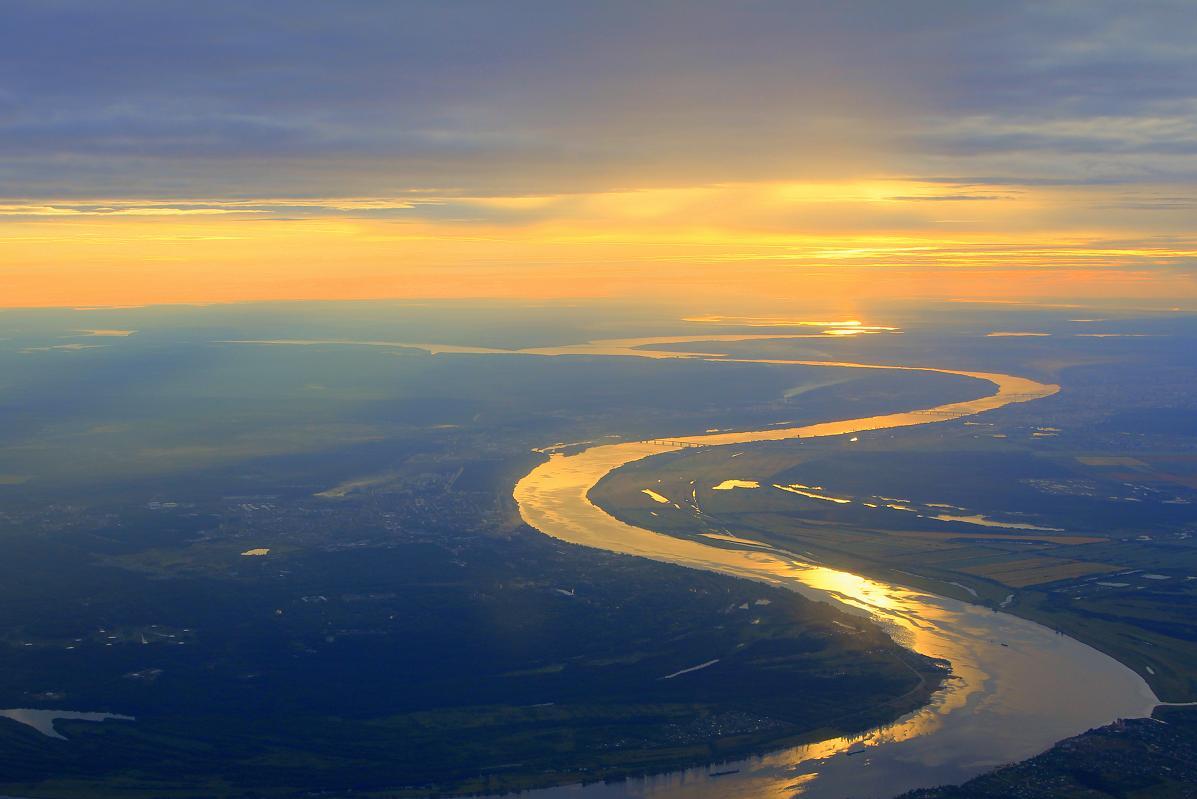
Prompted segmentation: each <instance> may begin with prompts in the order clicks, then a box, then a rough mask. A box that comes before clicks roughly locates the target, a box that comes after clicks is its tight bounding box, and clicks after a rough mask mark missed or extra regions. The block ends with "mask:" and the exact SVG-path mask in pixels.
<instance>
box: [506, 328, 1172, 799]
mask: <svg viewBox="0 0 1197 799" xmlns="http://www.w3.org/2000/svg"><path fill="white" fill-rule="evenodd" d="M745 338H778V336H752V337H745V336H735V337H725V338H723V339H722V340H743V339H745ZM681 340H683V339H678V338H674V339H652V340H643V339H641V340H635V339H629V340H621V341H618V342H595V343H593V344H588V345H580V346H574V347H561V348H550V349H541V350H536V351H528V352H535V353H536V354H543V355H570V354H579V355H580V354H586V355H635V356H641V357H652V358H671V357H702V358H712V359H717V360H718V361H719V362H730V361H734V362H737V363H767V364H778V365H784V364H792V365H802V366H822V367H828V368H856V369H900V370H906V371H912V370H913V371H928V372H940V373H943V374H954V375H962V376H965V377H971V378H974V379H977V380H981V381H985V382H987V383H989V384H991V385H992V386H993V387H994V389H995V390H994V391H993V393H990V394H987V395H986V396H983V397H981V398H978V399H974V400H969V401H966V402H956V403H951V404H947V405H941V406H938V407H935V408H928V409H924V410H920V411H911V412H905V413H894V414H887V415H880V416H871V417H867V418H861V419H849V420H844V421H837V422H826V423H822V424H813V425H806V426H802V427H791V428H780V429H778V428H772V429H766V430H749V431H743V432H731V433H729V432H719V433H714V434H709V435H696V436H684V437H670V438H669V439H668V441H661V440H654V441H639V442H629V443H621V444H610V445H604V446H596V447H591V448H589V449H586V450H584V451H582V452H579V453H577V454H575V455H568V456H566V455H560V454H558V455H553V456H552V457H551V458H550V459H549V460H548V461H547V462H545V463H543V464H541V465H540V466H538V467H537V468H535V469H533V470H532V472H531V473H529V474H528V475H527V476H526V477H524V478H523V479H522V480H520V482H519V483H518V484H517V485H516V487H515V499H516V501H517V502H518V503H519V507H520V513H521V515H522V516H523V518H524V520H525V521H526V522H527V523H528V524H529V525H531V526H532V527H535V528H536V529H537V530H540V531H541V532H543V533H545V534H546V535H549V536H552V537H554V538H558V539H560V540H562V541H568V542H570V543H574V544H581V545H583V546H589V547H595V548H598V549H604V550H607V551H610V552H618V553H623V554H628V555H638V556H640V557H646V558H650V559H653V560H658V561H663V562H666V563H675V564H680V565H683V566H688V567H691V568H697V569H705V570H709V571H715V572H721V573H724V574H731V575H735V576H737V577H745V578H748V579H753V580H759V581H762V582H766V583H770V584H773V585H778V586H783V587H786V588H789V589H792V590H794V591H797V592H798V593H800V594H802V595H803V596H806V597H809V598H812V599H816V600H820V601H827V602H832V603H836V604H839V605H841V606H843V607H845V608H848V609H850V610H851V611H852V612H855V613H859V614H862V615H867V616H868V617H870V618H872V619H873V620H874V621H876V622H877V623H879V624H881V625H882V626H884V627H885V628H886V629H887V630H888V631H889V632H890V633H891V635H893V637H894V639H895V640H897V641H898V642H899V643H901V644H903V645H905V646H907V647H909V648H911V649H913V650H914V651H916V652H920V653H922V654H924V655H928V656H931V657H936V658H943V659H946V660H948V661H950V662H951V664H952V671H953V677H952V679H951V680H949V682H948V684H947V687H945V688H944V689H943V690H941V691H940V692H938V693H937V694H936V695H935V697H934V698H933V699H932V701H931V702H930V703H929V704H928V705H927V706H925V707H924V708H922V709H920V710H918V711H915V712H913V713H911V714H909V715H907V716H905V717H903V718H901V719H899V720H898V721H896V722H894V723H892V724H889V725H886V726H883V727H878V728H876V729H872V730H869V731H867V732H865V733H863V734H861V735H857V736H852V737H843V738H832V739H829V740H825V741H819V742H816V743H811V744H808V745H804V746H799V747H792V748H789V749H785V750H781V751H778V752H774V753H772V754H768V755H765V756H760V757H752V758H746V759H744V760H740V761H737V762H732V763H720V764H717V765H711V766H704V767H702V768H693V769H687V770H684V771H675V772H671V773H667V774H663V775H659V776H655V777H650V778H643V779H633V780H627V781H623V782H614V783H609V784H608V783H594V784H591V785H584V786H582V785H571V786H564V787H559V788H548V789H543V790H537V791H530V792H527V794H526V795H527V796H528V797H535V798H536V799H565V798H566V797H570V798H571V799H572V798H574V797H577V799H614V798H615V797H653V799H672V798H673V797H699V798H701V799H705V798H707V797H711V798H715V797H718V798H719V799H724V798H725V797H737V798H739V797H747V798H749V799H752V798H754V797H756V798H759V799H765V798H766V797H768V798H769V799H774V798H775V797H784V796H794V795H801V796H802V797H808V798H809V799H831V798H832V797H834V799H842V798H843V797H853V798H854V799H866V798H868V797H872V798H873V799H882V798H883V797H891V796H894V795H896V794H898V793H901V792H903V791H906V790H910V789H912V788H918V787H926V786H932V785H940V784H945V783H955V782H960V781H963V780H966V779H968V778H970V777H972V776H975V775H977V774H979V773H981V772H983V771H986V770H989V769H991V768H993V767H995V766H998V765H1001V764H1003V763H1009V762H1013V761H1016V760H1021V759H1024V758H1027V757H1031V756H1033V755H1035V754H1037V753H1039V752H1041V751H1043V750H1044V749H1046V748H1048V747H1050V746H1051V745H1052V744H1053V743H1054V742H1056V741H1058V740H1060V739H1061V738H1066V737H1069V736H1071V735H1075V734H1078V733H1080V732H1083V731H1085V730H1087V729H1090V728H1092V727H1095V726H1100V725H1103V724H1108V723H1110V722H1111V721H1114V720H1115V719H1118V718H1135V717H1141V716H1146V715H1149V714H1150V713H1151V711H1152V709H1153V708H1154V707H1155V705H1156V704H1157V703H1158V700H1157V699H1156V697H1155V695H1154V694H1153V693H1152V691H1151V689H1150V688H1149V687H1148V686H1147V684H1146V683H1145V682H1144V680H1143V678H1142V677H1140V676H1139V675H1138V674H1136V673H1135V672H1134V671H1132V670H1131V669H1129V668H1127V667H1126V666H1124V665H1122V664H1121V663H1119V662H1118V661H1116V660H1114V659H1113V658H1111V657H1109V656H1107V655H1104V654H1102V653H1101V652H1098V651H1097V650H1095V649H1093V648H1091V647H1089V646H1086V645H1085V644H1082V643H1080V642H1078V641H1075V640H1073V639H1071V638H1068V637H1067V636H1064V635H1060V634H1058V633H1056V632H1054V631H1052V630H1050V629H1048V628H1046V627H1043V626H1041V625H1039V624H1035V623H1034V622H1030V621H1026V620H1024V619H1020V618H1018V617H1016V616H1012V615H1009V614H1006V613H997V612H994V611H992V610H989V609H987V608H983V607H979V606H977V605H970V604H968V603H965V602H961V601H958V600H954V599H949V598H946V597H940V596H936V595H934V594H930V593H926V592H923V591H917V590H914V589H910V588H905V587H902V586H898V585H891V584H888V583H884V582H880V581H877V580H871V579H868V578H864V577H860V576H858V575H854V574H850V573H848V572H843V571H837V570H835V569H828V568H825V567H822V566H817V565H814V564H811V563H806V562H803V561H801V560H799V559H796V558H794V557H791V556H789V555H788V554H784V553H779V552H776V551H762V550H760V549H759V548H758V549H752V550H747V549H745V550H740V549H732V548H725V547H715V546H708V545H706V544H703V543H701V542H699V541H695V540H687V539H681V538H675V537H673V536H668V535H663V534H660V533H655V532H652V531H650V530H645V529H643V528H639V527H635V526H633V525H630V524H626V523H624V522H622V521H620V520H618V519H616V518H614V517H613V516H611V515H609V514H608V513H606V512H605V511H603V510H602V509H601V508H599V507H597V506H596V505H594V504H593V503H592V502H591V501H590V499H589V492H590V490H591V489H592V488H593V487H594V486H595V484H597V483H598V482H599V481H600V480H601V479H602V478H603V477H604V476H605V475H607V474H608V473H610V472H611V471H612V470H614V469H617V468H619V467H621V466H624V465H626V464H628V463H632V462H634V461H639V460H643V459H645V458H649V457H652V456H653V455H658V454H661V453H662V452H669V451H676V450H679V449H682V448H683V447H686V446H694V445H698V446H723V445H728V444H744V443H750V442H756V441H781V440H786V439H796V438H815V437H823V436H838V435H847V434H850V433H857V432H861V431H867V430H885V429H892V428H897V427H909V426H914V425H920V424H928V423H932V422H938V421H944V420H950V419H960V418H963V417H966V416H971V415H973V414H977V413H982V412H984V411H989V410H994V409H997V408H1001V407H1004V406H1006V405H1010V404H1012V403H1017V402H1030V401H1033V400H1036V399H1040V398H1043V397H1048V396H1051V395H1052V394H1055V393H1056V392H1057V391H1058V390H1059V387H1058V386H1055V385H1049V384H1044V383H1039V382H1036V381H1034V380H1029V379H1027V378H1022V377H1014V376H1011V375H1003V374H993V373H985V372H965V371H958V370H950V369H932V368H922V367H909V366H880V365H876V364H858V363H840V362H835V363H832V362H822V361H793V360H780V359H731V358H725V357H722V356H712V355H709V354H708V355H703V354H695V353H671V352H666V351H659V350H646V349H642V347H645V346H653V345H658V344H665V343H674V342H679V341H681ZM685 340H688V341H710V340H712V337H710V336H698V337H691V338H689V339H685ZM712 775H715V776H712Z"/></svg>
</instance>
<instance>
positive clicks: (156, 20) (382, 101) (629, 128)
mask: <svg viewBox="0 0 1197 799" xmlns="http://www.w3.org/2000/svg"><path fill="white" fill-rule="evenodd" d="M1194 29H1197V6H1195V5H1194V4H1193V3H1191V2H1165V1H1162V0H1161V1H1154V2H1145V3H1136V4H1125V3H1106V2H1100V3H1098V2H1084V3H1080V2H1055V3H1051V2H1049V3H1042V2H1026V3H969V2H964V3H962V2H955V1H951V2H949V1H948V0H944V1H943V2H930V1H925V2H915V3H902V4H895V3H888V2H881V0H876V1H875V2H842V3H817V2H805V3H793V2H770V1H768V0H748V2H742V3H721V2H701V1H698V0H658V1H657V2H653V1H652V0H647V1H641V2H631V0H608V1H607V2H602V3H560V2H548V1H547V0H544V1H538V2H530V1H528V2H511V3H502V4H499V3H493V2H459V1H455V0H444V1H443V2H436V3H427V2H414V1H412V2H381V1H378V2H373V1H369V2H368V1H366V0H353V1H351V2H343V3H336V4H330V3H327V2H317V1H316V0H273V1H271V0H267V1H266V2H255V3H243V2H230V1H228V0H206V1H205V2H202V3H181V2H180V3H174V2H150V1H149V0H133V1H132V2H129V1H125V2H94V1H93V2H87V1H84V0H79V2H66V1H65V0H28V1H27V2H22V1H21V0H16V1H10V2H8V3H6V4H5V24H4V25H3V26H0V152H2V153H3V154H4V155H3V157H2V158H0V196H7V197H25V198H36V197H72V196H73V197H87V196H130V197H152V196H163V197H176V198H187V197H191V198H211V197H239V196H242V197H243V196H329V195H340V196H347V195H380V196H394V195H395V194H398V193H400V192H402V191H404V190H407V189H411V188H432V189H436V190H438V191H440V192H446V193H452V192H455V191H456V192H465V193H473V194H482V193H487V192H495V193H504V192H515V193H521V192H523V193H535V192H538V191H546V192H561V191H582V190H598V189H611V188H628V187H637V186H648V185H679V184H682V183H694V182H718V181H732V180H754V179H763V178H779V179H802V178H810V177H815V178H824V177H836V176H841V175H843V174H844V173H845V172H856V173H858V174H869V173H872V174H892V173H894V172H906V173H910V174H939V175H946V176H948V177H949V179H951V180H958V179H956V178H951V177H950V176H951V175H954V174H963V175H967V174H995V175H999V174H1000V175H1007V174H1008V175H1009V176H1010V181H1009V182H1011V183H1020V182H1021V183H1025V184H1028V185H1030V184H1034V183H1036V182H1041V183H1042V182H1046V183H1051V182H1072V183H1084V182H1110V183H1117V182H1134V181H1149V180H1155V179H1161V180H1162V179H1169V180H1173V181H1176V180H1192V179H1194V178H1195V177H1197V163H1195V161H1194V157H1195V156H1197V146H1195V145H1194V141H1197V136H1194V135H1193V134H1194V132H1195V131H1197V121H1195V119H1194V108H1197V49H1195V48H1193V47H1192V45H1191V42H1190V41H1189V40H1190V39H1191V34H1192V31H1193V30H1194ZM1028 154H1029V155H1028ZM1095 158H1100V159H1102V163H1101V164H1099V165H1097V166H1095V165H1094V163H1093V159H1095Z"/></svg>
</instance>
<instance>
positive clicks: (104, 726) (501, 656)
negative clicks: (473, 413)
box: [0, 463, 945, 798]
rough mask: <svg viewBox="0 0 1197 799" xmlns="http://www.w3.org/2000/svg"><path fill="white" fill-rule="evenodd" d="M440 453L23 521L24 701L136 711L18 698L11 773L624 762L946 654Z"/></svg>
mask: <svg viewBox="0 0 1197 799" xmlns="http://www.w3.org/2000/svg"><path fill="white" fill-rule="evenodd" d="M513 468H516V469H522V468H524V464H523V463H520V464H516V465H515V466H514V467H513ZM437 474H439V473H437V472H431V471H426V472H420V473H417V474H414V475H405V474H403V473H402V472H400V473H396V474H394V475H392V476H391V477H390V478H389V481H388V482H387V483H386V484H385V485H380V486H375V487H374V488H373V489H372V490H371V491H370V492H367V493H361V494H354V495H352V496H346V497H328V496H322V497H317V496H310V495H309V496H308V497H307V498H306V499H303V498H291V499H289V500H287V501H282V499H280V498H277V497H276V498H271V497H254V498H246V497H234V498H227V499H225V500H223V501H214V502H208V503H174V502H170V503H165V504H163V503H159V502H155V503H152V505H153V506H152V507H148V508H145V509H143V510H142V511H141V512H140V513H130V514H125V515H121V514H119V513H112V514H103V513H97V512H95V511H92V512H91V514H89V515H87V516H86V518H79V517H78V516H76V515H71V514H66V516H64V519H62V520H60V521H61V522H62V523H61V525H60V526H58V527H56V528H55V529H53V530H43V531H42V532H41V533H40V534H36V535H30V534H29V532H28V527H26V526H25V525H23V524H17V525H16V526H15V527H13V528H11V529H10V530H9V532H8V534H7V535H6V536H5V538H4V542H3V545H4V548H5V551H6V552H7V557H6V558H5V559H4V560H3V562H2V563H0V586H2V588H0V591H3V600H4V601H3V602H2V603H0V629H3V630H4V631H5V632H4V634H3V636H2V642H0V643H2V645H0V708H23V707H35V708H51V709H52V708H61V709H64V710H66V709H69V710H82V711H108V712H115V713H121V714H126V715H131V716H135V717H136V721H115V720H109V721H105V722H102V723H95V722H85V721H59V722H58V723H57V729H58V731H59V732H61V733H62V734H64V735H65V736H66V740H60V739H54V738H50V737H47V736H45V735H42V734H41V733H39V732H37V731H36V730H34V729H33V728H31V727H28V726H24V725H21V724H19V723H17V722H15V721H12V720H8V719H0V795H18V796H30V797H89V798H90V797H147V798H148V797H197V798H198V797H220V796H224V797H243V796H244V797H248V796H260V797H282V796H295V795H309V796H310V795H313V793H315V794H317V795H318V794H320V793H322V792H327V793H333V794H336V795H341V794H343V793H344V792H346V791H353V792H354V793H355V795H366V796H370V795H380V796H405V795H428V794H438V793H461V792H474V791H478V792H483V791H485V792H490V791H503V790H512V789H518V788H525V787H533V786H540V785H549V784H561V783H568V782H574V781H584V780H595V779H600V778H611V777H619V776H623V775H633V774H642V773H646V772H652V771H659V770H668V769H673V768H677V767H681V766H688V765H697V764H701V763H704V762H710V761H713V760H719V759H725V758H727V757H730V756H733V755H737V754H742V753H747V752H751V751H760V750H763V749H768V748H773V747H778V746H782V745H784V744H786V743H789V742H791V741H793V742H797V741H798V740H801V739H802V738H803V737H804V736H808V735H812V734H814V735H818V736H820V737H824V736H829V735H836V734H842V733H845V732H849V731H854V730H860V729H863V728H866V727H869V726H872V725H874V724H877V723H881V722H884V721H886V720H889V719H892V718H895V717H897V716H898V715H900V714H902V713H904V712H906V711H908V710H910V709H913V708H915V707H917V706H919V705H920V704H922V703H923V702H924V701H925V700H926V699H927V697H928V695H929V694H930V693H931V692H932V691H933V690H934V689H935V688H937V687H938V685H939V684H940V682H941V681H942V679H943V677H944V676H945V672H944V670H943V669H942V668H941V667H940V666H938V665H937V664H934V663H932V662H930V661H928V660H927V659H925V658H922V657H920V656H917V655H914V654H912V653H910V652H907V651H905V650H903V649H901V648H900V647H898V646H897V645H896V644H894V643H893V642H892V641H891V640H890V639H889V638H888V637H886V636H885V634H884V633H883V632H881V631H880V630H879V629H877V628H875V627H873V626H871V625H869V624H867V623H865V622H862V621H861V620H858V619H855V618H853V617H849V616H846V615H844V614H841V613H838V612H837V611H835V610H833V609H831V608H829V607H827V606H824V605H820V604H816V603H812V602H809V601H807V600H804V599H802V598H800V597H798V596H795V595H793V594H790V593H788V592H785V591H782V590H779V589H774V588H770V587H767V586H763V585H757V584H754V583H749V582H745V581H741V580H735V579H730V578H724V577H720V576H717V575H711V574H704V573H700V572H694V571H689V570H685V569H681V568H677V567H671V566H665V565H660V564H655V563H651V562H647V561H643V560H639V559H633V558H627V557H621V556H613V555H605V554H602V553H598V552H594V551H589V550H583V549H581V548H577V547H572V546H569V545H564V544H559V543H557V542H554V541H552V540H550V539H548V538H545V537H543V536H541V535H540V534H539V533H535V532H534V531H531V530H528V529H527V528H526V527H522V526H521V525H519V524H518V523H517V522H516V521H515V520H514V519H513V518H512V516H511V513H512V507H511V500H510V497H509V496H508V495H507V491H508V490H509V489H508V486H509V482H510V480H509V477H510V476H509V475H508V474H507V471H506V470H505V469H496V470H494V471H493V473H489V472H488V474H489V477H488V478H486V479H482V478H479V479H480V480H481V483H480V484H477V485H471V484H470V479H469V475H466V474H463V473H460V471H459V469H458V468H456V467H450V468H446V470H445V472H444V479H443V480H442V479H441V478H439V477H437ZM455 475H456V476H455ZM490 478H493V482H491V484H490V486H489V487H488V485H487V481H488V480H489V479H490ZM450 480H451V485H452V488H448V486H449V485H450V482H448V481H450ZM64 513H65V511H64ZM37 518H39V519H41V520H42V521H43V522H46V521H47V517H46V516H45V515H44V513H41V512H39V514H38V516H37ZM67 519H73V520H74V522H73V526H72V525H71V524H67V523H66V520H67ZM448 520H451V522H450V521H448ZM47 523H48V522H47ZM164 531H171V532H170V534H169V535H166V533H165V532H164ZM262 550H268V552H267V554H257V555H247V554H243V553H247V552H252V551H262ZM712 661H715V662H712ZM708 663H709V664H710V665H706V666H705V667H704V668H699V669H696V670H693V671H688V670H689V669H692V667H695V666H702V665H703V664H708ZM683 671H684V672H685V673H678V672H683ZM671 675H673V676H671Z"/></svg>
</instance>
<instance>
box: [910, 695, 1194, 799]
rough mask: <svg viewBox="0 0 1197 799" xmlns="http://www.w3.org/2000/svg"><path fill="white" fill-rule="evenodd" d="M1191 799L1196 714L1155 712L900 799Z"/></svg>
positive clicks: (1191, 711) (1166, 709)
mask: <svg viewBox="0 0 1197 799" xmlns="http://www.w3.org/2000/svg"><path fill="white" fill-rule="evenodd" d="M1193 796H1197V709H1195V708H1179V707H1161V708H1158V709H1157V710H1156V712H1155V715H1154V716H1153V717H1152V718H1150V719H1132V720H1129V721H1121V722H1118V723H1116V724H1111V725H1109V726H1107V727H1100V728H1098V729H1095V730H1090V731H1089V732H1087V733H1085V734H1084V735H1078V736H1076V737H1075V738H1069V739H1067V740H1065V741H1061V742H1060V743H1058V744H1056V745H1055V746H1054V747H1052V748H1051V750H1049V751H1047V752H1045V753H1043V754H1042V755H1039V756H1038V757H1035V758H1032V759H1031V760H1027V761H1025V762H1022V763H1018V764H1016V765H1013V766H1007V767H1006V768H1003V769H999V770H997V771H995V772H992V773H989V774H986V775H984V776H981V777H977V778H976V779H974V780H970V781H968V782H966V783H965V784H963V785H959V786H953V787H944V788H932V789H927V790H919V791H912V792H911V793H908V794H905V795H903V796H902V797H901V799H1188V798H1189V797H1193Z"/></svg>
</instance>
